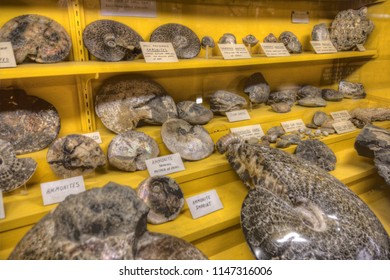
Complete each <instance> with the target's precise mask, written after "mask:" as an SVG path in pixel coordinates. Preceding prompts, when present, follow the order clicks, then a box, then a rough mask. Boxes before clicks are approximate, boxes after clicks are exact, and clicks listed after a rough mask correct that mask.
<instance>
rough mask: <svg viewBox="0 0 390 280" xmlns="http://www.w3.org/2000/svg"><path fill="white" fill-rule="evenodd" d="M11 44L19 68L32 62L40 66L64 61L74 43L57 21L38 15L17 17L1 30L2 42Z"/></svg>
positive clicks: (0, 39)
mask: <svg viewBox="0 0 390 280" xmlns="http://www.w3.org/2000/svg"><path fill="white" fill-rule="evenodd" d="M7 41H9V42H11V44H12V48H13V50H14V55H15V60H16V63H17V64H21V63H23V62H25V61H27V60H28V59H30V60H33V61H35V62H38V63H54V62H59V61H63V60H65V59H66V57H67V56H68V55H69V52H70V50H71V48H72V42H71V40H70V37H69V34H68V33H67V32H66V30H65V29H64V27H62V26H61V25H60V24H59V23H58V22H56V21H55V20H53V19H51V18H48V17H45V16H41V15H35V14H27V15H21V16H17V17H15V18H13V19H11V20H9V21H8V22H6V23H5V24H4V25H3V26H2V27H1V29H0V42H7Z"/></svg>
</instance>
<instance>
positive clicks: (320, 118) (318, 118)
mask: <svg viewBox="0 0 390 280" xmlns="http://www.w3.org/2000/svg"><path fill="white" fill-rule="evenodd" d="M329 118H330V117H329V116H328V115H327V114H326V113H325V112H322V111H316V112H315V113H314V115H313V123H314V124H315V125H316V126H321V125H322V124H323V123H324V122H325V121H326V120H328V119H329Z"/></svg>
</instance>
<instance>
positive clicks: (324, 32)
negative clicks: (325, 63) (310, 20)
mask: <svg viewBox="0 0 390 280" xmlns="http://www.w3.org/2000/svg"><path fill="white" fill-rule="evenodd" d="M311 39H312V40H313V41H329V40H330V33H329V30H328V27H327V25H326V24H325V23H320V24H316V25H314V27H313V30H312V31H311Z"/></svg>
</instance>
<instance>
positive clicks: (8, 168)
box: [0, 139, 37, 192]
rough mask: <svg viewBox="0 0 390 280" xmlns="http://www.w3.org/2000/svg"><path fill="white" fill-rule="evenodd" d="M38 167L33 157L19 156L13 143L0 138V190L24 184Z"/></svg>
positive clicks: (7, 190)
mask: <svg viewBox="0 0 390 280" xmlns="http://www.w3.org/2000/svg"><path fill="white" fill-rule="evenodd" d="M36 168H37V163H36V162H35V160H33V159H32V158H17V157H16V154H15V151H14V148H13V147H12V145H11V143H9V142H7V141H4V140H2V139H0V190H1V191H2V192H10V191H13V190H16V189H17V188H19V187H21V186H23V185H24V184H25V183H26V182H27V181H28V180H29V179H30V178H31V176H32V175H34V173H35V170H36Z"/></svg>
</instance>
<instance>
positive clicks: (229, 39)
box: [218, 33, 237, 44]
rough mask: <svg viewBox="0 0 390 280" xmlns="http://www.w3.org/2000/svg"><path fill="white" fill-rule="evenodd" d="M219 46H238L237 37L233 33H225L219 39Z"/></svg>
mask: <svg viewBox="0 0 390 280" xmlns="http://www.w3.org/2000/svg"><path fill="white" fill-rule="evenodd" d="M218 44H237V39H236V36H234V34H232V33H225V34H223V35H222V36H221V38H219V40H218Z"/></svg>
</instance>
